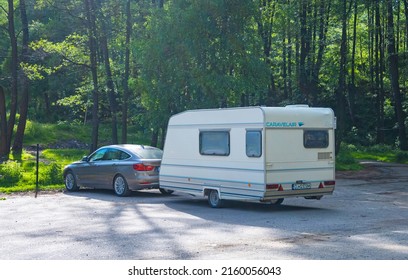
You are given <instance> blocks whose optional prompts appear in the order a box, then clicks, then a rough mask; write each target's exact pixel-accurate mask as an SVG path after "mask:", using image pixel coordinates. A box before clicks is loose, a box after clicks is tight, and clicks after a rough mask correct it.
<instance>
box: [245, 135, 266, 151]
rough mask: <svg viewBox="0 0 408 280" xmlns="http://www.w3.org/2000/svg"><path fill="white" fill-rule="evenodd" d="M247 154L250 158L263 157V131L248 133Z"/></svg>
mask: <svg viewBox="0 0 408 280" xmlns="http://www.w3.org/2000/svg"><path fill="white" fill-rule="evenodd" d="M246 154H247V156H248V157H260V156H261V155H262V131H260V130H257V131H251V130H248V131H247V132H246Z"/></svg>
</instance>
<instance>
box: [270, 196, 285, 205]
mask: <svg viewBox="0 0 408 280" xmlns="http://www.w3.org/2000/svg"><path fill="white" fill-rule="evenodd" d="M282 202H283V198H278V199H274V200H271V204H272V205H281V204H282Z"/></svg>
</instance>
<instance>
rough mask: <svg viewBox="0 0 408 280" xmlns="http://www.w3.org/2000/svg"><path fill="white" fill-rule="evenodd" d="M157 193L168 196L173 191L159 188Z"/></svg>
mask: <svg viewBox="0 0 408 280" xmlns="http://www.w3.org/2000/svg"><path fill="white" fill-rule="evenodd" d="M159 191H160V192H161V193H162V194H164V195H169V194H172V193H174V191H173V190H167V189H162V188H159Z"/></svg>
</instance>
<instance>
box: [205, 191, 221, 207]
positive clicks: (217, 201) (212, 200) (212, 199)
mask: <svg viewBox="0 0 408 280" xmlns="http://www.w3.org/2000/svg"><path fill="white" fill-rule="evenodd" d="M208 204H209V205H210V206H211V207H212V208H221V207H222V205H223V202H222V199H221V198H220V196H219V195H218V191H217V190H210V191H209V193H208Z"/></svg>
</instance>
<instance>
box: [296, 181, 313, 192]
mask: <svg viewBox="0 0 408 280" xmlns="http://www.w3.org/2000/svg"><path fill="white" fill-rule="evenodd" d="M311 188H312V184H311V183H303V184H293V185H292V190H295V191H296V190H308V189H311Z"/></svg>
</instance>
